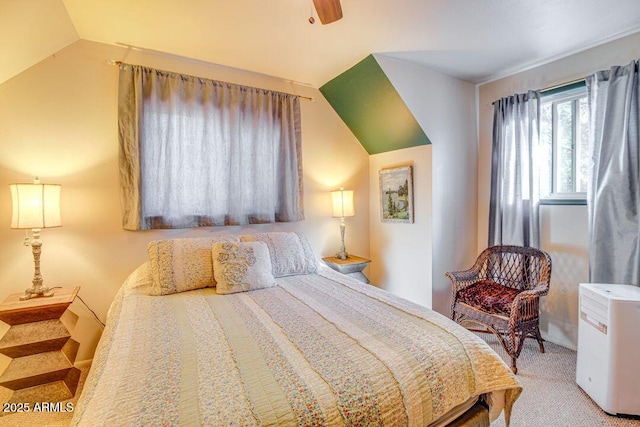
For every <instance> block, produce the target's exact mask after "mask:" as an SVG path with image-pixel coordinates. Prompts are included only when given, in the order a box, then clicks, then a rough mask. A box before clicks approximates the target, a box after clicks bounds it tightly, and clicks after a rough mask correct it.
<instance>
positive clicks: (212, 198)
mask: <svg viewBox="0 0 640 427" xmlns="http://www.w3.org/2000/svg"><path fill="white" fill-rule="evenodd" d="M118 128H119V138H120V181H121V196H122V197H121V198H122V206H123V226H124V228H125V229H127V230H145V229H151V228H184V227H197V226H211V225H238V224H254V223H266V222H288V221H299V220H302V219H304V209H303V197H302V195H303V187H302V177H303V175H302V158H301V155H302V151H301V131H300V105H299V98H298V97H297V96H294V95H289V94H284V93H279V92H271V91H267V90H262V89H256V88H250V87H244V86H238V85H233V84H228V83H222V82H217V81H214V80H208V79H202V78H197V77H192V76H185V75H180V74H175V73H169V72H165V71H159V70H154V69H150V68H145V67H140V66H134V65H128V64H122V65H121V66H120V78H119V99H118Z"/></svg>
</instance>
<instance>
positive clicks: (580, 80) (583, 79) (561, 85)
mask: <svg viewBox="0 0 640 427" xmlns="http://www.w3.org/2000/svg"><path fill="white" fill-rule="evenodd" d="M586 80H587V79H586V78H584V77H582V78H580V79H575V80H571V81H568V82H564V83H558V84H557V85H553V86H548V87H545V88H542V89H538V92H548V91H550V90H553V89H558V88H560V87H564V86H569V85H572V84H574V83H580V82H584V81H586ZM496 102H498V100H495V101H493V102H492V103H491V105H495V103H496Z"/></svg>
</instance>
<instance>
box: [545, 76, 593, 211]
mask: <svg viewBox="0 0 640 427" xmlns="http://www.w3.org/2000/svg"><path fill="white" fill-rule="evenodd" d="M540 146H541V152H540V153H541V162H540V198H541V199H542V201H543V203H544V202H547V203H584V202H585V200H586V191H587V179H588V166H589V111H588V105H587V91H586V86H585V84H584V82H580V83H576V84H573V85H570V86H565V87H563V88H560V89H557V90H554V91H549V92H547V93H543V94H542V99H541V105H540Z"/></svg>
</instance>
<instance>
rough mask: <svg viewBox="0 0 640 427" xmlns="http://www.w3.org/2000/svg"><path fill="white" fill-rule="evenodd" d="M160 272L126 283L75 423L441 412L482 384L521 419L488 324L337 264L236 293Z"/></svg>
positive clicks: (424, 417) (344, 418) (325, 422)
mask: <svg viewBox="0 0 640 427" xmlns="http://www.w3.org/2000/svg"><path fill="white" fill-rule="evenodd" d="M151 280H152V279H151V275H150V269H149V265H148V263H147V264H144V265H142V266H141V267H140V268H138V269H137V270H136V271H135V272H134V273H133V274H132V275H131V276H130V277H129V278H128V279H127V281H126V282H125V284H124V285H123V286H122V288H121V289H120V291H119V293H118V295H117V296H116V298H115V300H114V302H113V304H112V307H111V309H110V312H109V315H108V321H107V326H106V328H105V331H104V333H103V336H102V338H101V340H100V343H99V345H98V349H97V351H96V355H95V357H94V360H93V364H92V367H91V371H90V373H89V376H88V378H87V381H86V383H85V386H84V391H83V393H82V395H81V397H80V400H79V404H78V406H77V408H76V413H75V416H74V419H73V422H72V425H75V426H92V427H94V426H101V425H108V426H120V425H122V426H125V425H126V426H134V425H157V426H160V425H205V426H227V425H242V426H251V425H262V426H269V425H271V426H275V425H286V426H295V425H298V426H342V425H359V426H383V425H386V426H405V425H407V426H430V425H438V420H445V419H448V420H450V419H451V417H450V416H451V411H452V410H455V409H456V408H457V410H458V411H459V412H462V411H463V408H464V405H465V404H467V406H470V405H472V404H473V402H475V401H476V400H478V398H481V399H482V400H484V401H486V402H487V403H488V404H489V405H490V406H491V408H492V409H491V417H492V418H495V417H496V416H497V414H498V413H499V411H500V410H501V409H502V408H504V410H505V415H506V416H507V420H508V415H509V412H510V410H511V406H512V404H513V402H514V401H515V399H516V398H517V397H518V395H519V393H520V391H521V387H520V385H519V383H518V381H517V379H516V378H515V376H514V375H513V374H512V372H511V370H510V369H509V368H508V367H507V365H506V364H505V363H504V362H503V361H502V360H501V359H500V358H499V357H498V356H497V355H496V354H495V352H493V351H492V350H491V349H490V348H489V347H488V345H487V344H486V343H484V342H483V341H482V340H481V339H480V338H478V337H476V336H475V335H473V334H471V333H469V332H468V331H467V330H465V329H464V328H462V327H460V326H459V325H457V324H455V323H454V322H452V321H450V320H449V319H447V318H445V317H444V316H442V315H440V314H438V313H435V312H433V311H431V310H429V309H427V308H424V307H422V306H419V305H416V304H413V303H411V302H408V301H406V300H403V299H401V298H398V297H396V296H394V295H392V294H390V293H388V292H385V291H383V290H381V289H378V288H375V287H373V286H370V285H365V284H362V283H360V282H357V281H355V280H353V279H350V278H349V277H347V276H344V275H341V274H339V273H337V272H334V271H333V270H330V269H328V268H320V269H319V271H318V273H317V274H307V275H297V276H291V277H282V278H278V279H277V283H278V286H276V287H273V288H268V289H261V290H256V291H251V292H242V293H237V294H229V295H218V294H216V292H215V289H213V288H207V289H200V290H194V291H189V292H182V293H177V294H173V295H165V296H149V295H148V288H149V286H151ZM447 416H449V418H444V417H447ZM440 424H442V422H440Z"/></svg>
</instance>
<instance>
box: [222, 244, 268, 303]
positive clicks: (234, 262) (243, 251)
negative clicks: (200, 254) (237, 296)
mask: <svg viewBox="0 0 640 427" xmlns="http://www.w3.org/2000/svg"><path fill="white" fill-rule="evenodd" d="M211 257H212V259H213V275H214V276H215V279H216V293H218V294H233V293H236V292H245V291H253V290H256V289H264V288H270V287H272V286H275V285H276V280H275V279H274V277H273V274H271V257H270V256H269V249H267V245H266V244H265V243H263V242H238V243H234V242H219V243H216V244H215V245H213V248H212V249H211Z"/></svg>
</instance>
